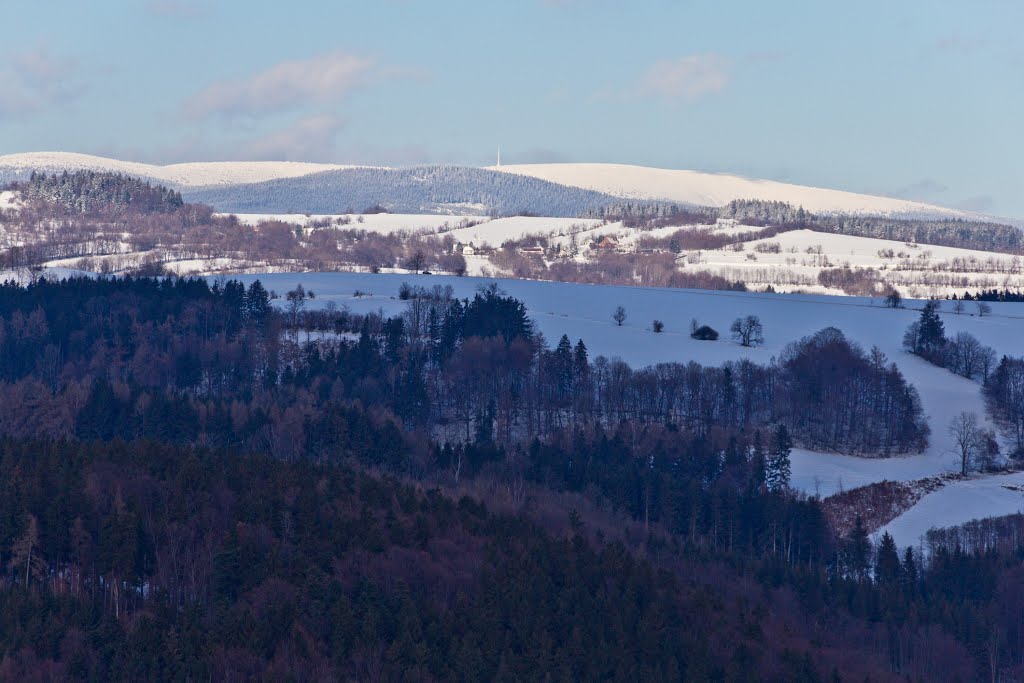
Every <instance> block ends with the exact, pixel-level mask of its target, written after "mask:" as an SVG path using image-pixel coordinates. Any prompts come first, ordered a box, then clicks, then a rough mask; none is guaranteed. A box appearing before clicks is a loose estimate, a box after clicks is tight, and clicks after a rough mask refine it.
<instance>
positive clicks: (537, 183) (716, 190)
mask: <svg viewBox="0 0 1024 683" xmlns="http://www.w3.org/2000/svg"><path fill="white" fill-rule="evenodd" d="M64 170H68V171H73V170H94V171H109V172H115V173H124V174H127V175H133V176H138V177H142V178H146V179H147V180H151V181H153V182H158V183H162V184H165V185H168V186H170V187H173V188H174V189H177V190H179V191H181V192H182V193H183V194H184V195H185V197H186V199H188V200H191V201H201V202H207V203H211V204H213V205H214V206H215V207H216V208H217V209H218V210H221V211H231V212H250V213H287V212H296V213H342V212H345V211H347V210H348V209H353V208H354V209H355V210H361V209H362V208H365V206H368V205H369V204H373V203H380V204H382V205H384V206H385V207H387V208H389V209H390V210H392V211H393V212H406V213H449V214H456V215H465V214H473V213H478V212H479V211H480V210H481V209H483V208H489V209H491V210H492V211H493V212H494V213H496V214H503V215H504V214H509V213H517V212H522V211H529V212H531V213H534V214H538V215H553V216H570V215H578V214H579V213H581V212H583V211H585V210H588V209H591V208H593V207H594V206H606V205H608V204H611V203H621V200H623V199H626V200H630V201H640V202H644V201H650V202H672V203H678V204H685V205H693V206H724V205H725V204H728V203H729V202H730V201H732V200H735V199H758V200H764V201H779V202H785V203H789V204H792V205H794V206H803V207H804V208H805V209H807V210H808V211H812V212H818V213H850V214H865V215H866V214H872V215H884V216H900V217H912V218H960V219H967V220H984V219H985V218H986V217H985V216H981V215H978V214H971V213H968V212H965V211H961V210H958V209H951V208H946V207H941V206H936V205H932V204H925V203H922V202H915V201H908V200H904V199H894V198H891V197H878V196H872V195H865V194H857V193H854V192H846V191H842V190H835V189H825V188H818V187H808V186H802V185H793V184H789V183H781V182H776V181H772V180H758V179H753V178H745V177H742V176H738V175H731V174H725V173H704V172H699V171H689V170H674V169H659V168H648V167H643V166H629V165H624V164H588V163H578V164H577V163H568V164H526V165H512V166H499V167H491V168H487V169H477V168H470V167H459V166H424V167H418V168H383V167H365V166H362V167H356V166H345V165H338V164H314V163H301V162H271V161H253V162H240V161H239V162H196V163H181V164H171V165H166V166H158V165H152V164H142V163H135V162H127V161H119V160H116V159H107V158H103V157H98V156H90V155H86V154H74V153H66V152H33V153H23V154H10V155H6V156H0V183H8V182H11V181H14V180H18V179H24V178H25V177H27V176H28V175H29V174H30V173H31V172H32V171H41V172H46V173H55V172H61V171H64ZM506 177H511V178H514V179H515V180H510V179H507V178H506ZM609 198H614V199H609ZM528 200H529V201H528Z"/></svg>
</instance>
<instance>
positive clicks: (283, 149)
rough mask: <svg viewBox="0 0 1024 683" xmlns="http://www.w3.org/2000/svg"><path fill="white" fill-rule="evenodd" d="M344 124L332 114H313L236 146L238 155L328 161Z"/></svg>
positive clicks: (286, 159)
mask: <svg viewBox="0 0 1024 683" xmlns="http://www.w3.org/2000/svg"><path fill="white" fill-rule="evenodd" d="M344 126H345V121H344V120H343V119H342V118H341V117H338V116H333V115H331V114H314V115H313V116H307V117H305V118H302V119H299V120H298V121H296V122H295V123H293V124H291V125H289V126H288V127H286V128H284V129H281V130H276V131H273V132H270V133H267V134H265V135H262V136H259V137H257V138H255V139H252V140H247V141H245V142H243V143H242V144H240V145H239V148H238V153H237V156H238V157H239V158H242V159H251V160H255V161H262V160H269V161H330V160H332V159H334V158H335V154H336V151H337V148H336V138H337V135H338V133H339V132H340V131H341V129H342V128H344Z"/></svg>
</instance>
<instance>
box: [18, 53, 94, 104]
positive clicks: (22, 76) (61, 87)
mask: <svg viewBox="0 0 1024 683" xmlns="http://www.w3.org/2000/svg"><path fill="white" fill-rule="evenodd" d="M5 61H6V65H4V66H0V118H19V117H23V116H28V115H30V114H34V113H36V112H39V111H41V110H44V109H46V108H47V107H51V106H56V105H59V104H67V103H69V102H71V101H72V100H74V99H76V98H78V97H79V96H80V95H81V94H82V93H83V92H84V91H85V86H84V84H83V83H82V82H81V80H80V79H79V78H78V75H79V68H78V63H77V61H76V60H74V59H70V58H67V57H58V56H56V55H54V54H52V53H50V52H49V51H48V50H46V49H43V48H38V49H35V50H30V51H28V52H20V53H15V54H10V55H8V56H7V59H6V60H5Z"/></svg>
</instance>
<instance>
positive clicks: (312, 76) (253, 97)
mask: <svg viewBox="0 0 1024 683" xmlns="http://www.w3.org/2000/svg"><path fill="white" fill-rule="evenodd" d="M374 67H375V63H374V62H373V60H371V59H368V58H366V57H360V56H357V55H351V54H348V53H345V52H330V53H328V54H325V55H320V56H317V57H312V58H310V59H305V60H294V61H288V62H282V63H280V64H277V65H275V66H273V67H271V68H269V69H267V70H265V71H261V72H260V73H258V74H255V75H253V76H250V77H249V78H246V79H243V80H240V81H221V82H219V83H214V84H213V85H210V86H208V87H206V88H204V89H203V90H202V91H200V92H199V93H198V94H197V95H195V96H194V97H192V98H190V99H189V100H188V101H186V102H185V105H184V113H185V115H186V117H188V118H190V119H194V120H198V119H204V118H208V117H211V116H215V115H221V116H225V117H235V116H245V115H247V116H260V115H265V114H270V113H274V112H280V111H285V110H288V109H293V108H297V107H301V106H304V105H308V104H323V103H328V102H337V101H340V100H342V99H344V98H345V96H347V95H348V94H349V93H350V92H352V91H353V90H354V89H356V88H359V87H360V86H362V85H365V84H366V83H367V82H368V81H369V79H370V78H371V76H372V75H373V70H374ZM382 77H383V78H393V77H394V76H391V75H388V74H385V75H383V76H382Z"/></svg>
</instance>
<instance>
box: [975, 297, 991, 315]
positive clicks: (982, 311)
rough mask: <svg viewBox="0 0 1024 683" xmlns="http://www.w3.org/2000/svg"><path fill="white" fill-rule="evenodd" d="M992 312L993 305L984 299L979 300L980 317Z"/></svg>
mask: <svg viewBox="0 0 1024 683" xmlns="http://www.w3.org/2000/svg"><path fill="white" fill-rule="evenodd" d="M991 314H992V307H991V306H990V305H988V304H987V303H985V302H984V301H979V302H978V317H979V318H981V317H984V316H986V315H991Z"/></svg>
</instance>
